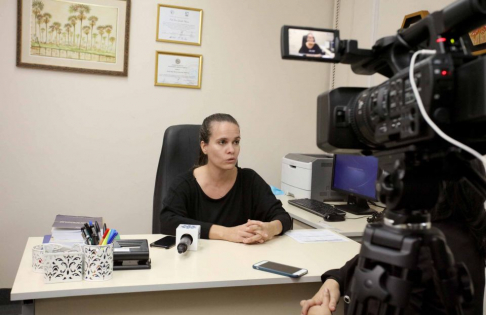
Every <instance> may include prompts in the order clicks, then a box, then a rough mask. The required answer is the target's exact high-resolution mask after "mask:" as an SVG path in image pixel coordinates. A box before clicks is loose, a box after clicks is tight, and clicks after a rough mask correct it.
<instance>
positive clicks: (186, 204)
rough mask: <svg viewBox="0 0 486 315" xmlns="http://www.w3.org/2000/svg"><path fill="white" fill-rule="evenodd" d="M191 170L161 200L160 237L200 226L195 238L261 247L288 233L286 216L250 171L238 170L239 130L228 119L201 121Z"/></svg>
mask: <svg viewBox="0 0 486 315" xmlns="http://www.w3.org/2000/svg"><path fill="white" fill-rule="evenodd" d="M199 140H200V151H199V160H198V161H197V162H196V161H195V162H196V166H195V167H194V168H193V169H191V170H188V171H187V172H185V173H183V174H181V175H180V176H178V177H177V178H176V179H175V180H174V181H173V183H172V184H171V187H170V189H169V192H168V194H167V197H166V198H165V199H164V201H163V206H162V209H161V213H160V222H161V232H162V233H163V234H167V235H175V231H176V228H177V227H178V226H179V224H193V225H200V226H201V238H204V239H217V240H226V241H230V242H235V243H245V244H254V243H264V242H266V241H268V240H270V239H272V238H273V237H274V236H276V235H281V234H283V233H285V232H286V231H288V230H290V229H291V228H292V221H291V218H290V215H289V214H288V213H287V212H286V211H285V210H284V208H283V207H282V203H281V202H280V201H279V200H277V198H275V196H274V194H273V193H272V191H271V189H270V186H269V185H268V184H267V183H266V182H265V181H264V180H263V178H261V177H260V175H258V174H257V173H256V172H255V171H254V170H252V169H249V168H240V167H238V156H239V154H240V140H241V137H240V126H239V125H238V122H237V121H236V120H235V119H234V118H233V117H232V116H231V115H228V114H214V115H211V116H209V117H207V118H206V119H204V121H203V123H202V125H201V129H200V132H199Z"/></svg>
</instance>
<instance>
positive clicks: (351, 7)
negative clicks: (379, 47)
mask: <svg viewBox="0 0 486 315" xmlns="http://www.w3.org/2000/svg"><path fill="white" fill-rule="evenodd" d="M337 1H338V0H335V1H334V2H335V3H334V6H336V2H337ZM339 2H340V10H339V12H340V13H339V26H338V28H339V30H340V33H341V39H355V40H358V47H359V48H363V49H371V47H372V46H373V44H374V43H375V42H376V41H377V40H378V39H380V38H382V37H386V36H392V35H395V34H396V31H397V30H398V29H400V27H401V26H402V21H403V17H404V16H405V15H407V14H410V13H414V12H417V11H422V10H426V11H429V12H430V13H432V12H434V11H437V10H441V9H443V8H444V7H446V6H447V5H448V4H450V3H452V2H454V0H428V1H421V0H407V1H400V0H339ZM333 25H334V24H333ZM385 79H386V78H385V77H383V76H382V75H380V74H376V75H372V76H364V75H357V74H354V73H353V72H352V71H351V67H350V66H348V65H341V64H340V65H336V72H335V83H334V86H335V87H336V88H337V87H346V86H356V87H371V86H375V85H378V84H380V83H381V82H383V81H384V80H385Z"/></svg>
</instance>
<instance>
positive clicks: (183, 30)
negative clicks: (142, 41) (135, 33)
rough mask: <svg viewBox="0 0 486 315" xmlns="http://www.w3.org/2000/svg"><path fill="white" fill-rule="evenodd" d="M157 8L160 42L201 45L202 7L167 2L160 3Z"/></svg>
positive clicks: (158, 39) (158, 38)
mask: <svg viewBox="0 0 486 315" xmlns="http://www.w3.org/2000/svg"><path fill="white" fill-rule="evenodd" d="M157 9H158V12H157V38H156V40H157V41H158V42H169V43H179V44H187V45H197V46H201V33H202V16H203V10H202V9H193V8H186V7H177V6H171V5H165V4H159V5H158V6H157Z"/></svg>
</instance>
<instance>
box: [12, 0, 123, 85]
mask: <svg viewBox="0 0 486 315" xmlns="http://www.w3.org/2000/svg"><path fill="white" fill-rule="evenodd" d="M130 10H131V0H17V67H24V68H33V69H45V70H57V71H70V72H80V73H90V74H105V75H114V76H125V77H126V76H128V53H129V37H130Z"/></svg>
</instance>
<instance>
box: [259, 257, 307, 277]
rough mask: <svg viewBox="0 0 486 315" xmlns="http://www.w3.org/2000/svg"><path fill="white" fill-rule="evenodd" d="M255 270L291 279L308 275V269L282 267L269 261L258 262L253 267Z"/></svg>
mask: <svg viewBox="0 0 486 315" xmlns="http://www.w3.org/2000/svg"><path fill="white" fill-rule="evenodd" d="M253 269H257V270H262V271H266V272H271V273H275V274H278V275H282V276H287V277H291V278H299V277H302V276H303V275H305V274H307V269H304V268H297V267H292V266H288V265H282V264H278V263H276V262H273V261H268V260H263V261H260V262H257V263H256V264H254V265H253Z"/></svg>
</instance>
